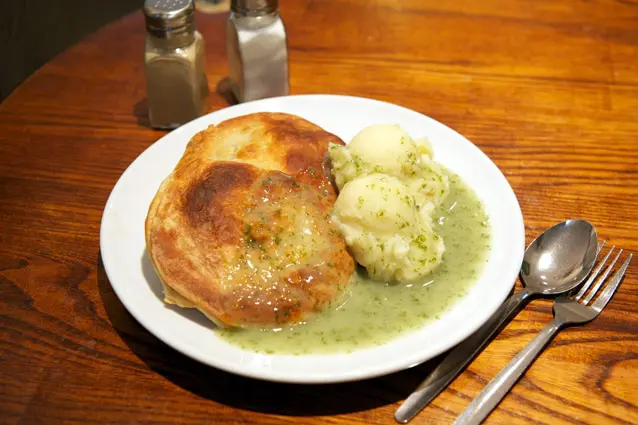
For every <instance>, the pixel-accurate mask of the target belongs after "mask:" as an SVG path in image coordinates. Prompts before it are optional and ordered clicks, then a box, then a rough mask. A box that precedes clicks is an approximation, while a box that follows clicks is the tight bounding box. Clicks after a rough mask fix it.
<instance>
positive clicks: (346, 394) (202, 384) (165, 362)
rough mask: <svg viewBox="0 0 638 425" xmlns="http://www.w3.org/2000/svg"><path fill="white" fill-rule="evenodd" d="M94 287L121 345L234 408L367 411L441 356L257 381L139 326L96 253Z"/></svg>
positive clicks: (411, 383) (393, 397)
mask: <svg viewBox="0 0 638 425" xmlns="http://www.w3.org/2000/svg"><path fill="white" fill-rule="evenodd" d="M97 262H98V267H97V270H98V287H99V291H100V296H101V298H102V302H103V303H104V307H105V310H106V312H107V314H108V317H109V319H110V321H111V323H112V325H113V327H114V328H115V330H116V331H117V333H118V334H119V335H120V337H121V338H122V340H123V341H124V342H125V343H126V345H127V346H128V347H129V348H130V349H131V350H132V351H133V352H134V353H135V354H136V355H137V356H138V357H139V358H140V359H141V360H142V361H144V363H146V364H147V365H148V367H149V368H151V369H152V370H154V371H155V372H157V373H159V374H161V375H162V376H164V377H165V378H166V379H168V380H170V381H171V382H173V383H174V384H175V385H178V386H180V387H181V388H183V389H185V390H187V391H190V392H191V393H193V394H195V395H197V396H199V397H203V398H206V399H209V400H212V401H215V402H218V403H222V404H225V405H228V406H231V407H234V408H239V409H246V410H251V411H257V412H264V413H273V414H280V415H291V416H316V415H334V414H340V413H348V412H355V411H361V410H369V409H373V408H376V407H380V406H384V405H388V404H392V403H395V402H397V401H400V400H403V399H404V398H405V397H406V396H407V395H408V394H409V393H410V392H411V391H412V390H413V389H414V388H416V386H417V385H418V384H419V383H420V381H421V380H422V379H423V378H424V377H425V376H427V374H428V373H429V372H430V371H431V370H432V369H433V367H434V366H436V364H437V363H438V361H439V360H440V359H439V358H436V359H434V360H431V361H429V362H427V363H424V364H422V365H419V366H416V367H414V368H412V369H409V370H406V371H401V372H397V373H394V374H391V375H386V376H383V377H380V378H375V379H369V380H365V381H358V382H350V383H343V384H324V385H299V384H281V383H273V382H267V381H259V380H255V379H250V378H244V377H241V376H237V375H233V374H230V373H227V372H224V371H221V370H218V369H215V368H213V367H210V366H207V365H204V364H202V363H199V362H197V361H195V360H192V359H191V358H189V357H186V356H184V355H183V354H181V353H179V352H177V351H175V350H173V349H172V348H171V347H169V346H168V345H166V344H164V343H163V342H161V341H160V340H159V339H157V338H156V337H155V336H153V335H152V334H151V333H149V332H148V331H147V330H146V329H144V328H143V327H142V326H141V325H140V324H139V323H138V322H137V321H136V320H135V319H134V318H133V317H132V316H131V315H130V314H129V313H128V311H127V310H126V309H125V308H124V306H123V305H122V303H121V302H120V300H119V299H118V298H117V296H116V295H115V293H114V292H113V288H112V287H111V284H110V283H109V281H108V278H107V276H106V273H105V271H104V266H103V264H102V258H101V256H99V257H98V260H97Z"/></svg>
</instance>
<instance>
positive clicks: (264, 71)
mask: <svg viewBox="0 0 638 425" xmlns="http://www.w3.org/2000/svg"><path fill="white" fill-rule="evenodd" d="M226 45H227V50H228V71H229V78H230V81H231V87H232V90H233V93H234V94H235V97H236V98H237V100H238V101H240V102H246V101H250V100H256V99H263V98H266V97H275V96H285V95H287V94H288V93H289V91H290V90H289V83H288V43H287V38H286V29H285V27H284V24H283V21H282V20H281V17H280V16H279V1H278V0H232V1H231V4H230V15H229V17H228V19H227V21H226Z"/></svg>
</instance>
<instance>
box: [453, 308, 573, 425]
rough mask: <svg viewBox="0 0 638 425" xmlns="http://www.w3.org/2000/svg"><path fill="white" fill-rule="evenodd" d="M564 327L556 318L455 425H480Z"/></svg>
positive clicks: (473, 402)
mask: <svg viewBox="0 0 638 425" xmlns="http://www.w3.org/2000/svg"><path fill="white" fill-rule="evenodd" d="M562 326H563V322H562V321H560V320H558V319H556V318H554V320H552V321H551V322H549V324H548V325H547V326H545V327H544V328H543V330H542V331H541V332H540V333H539V334H538V335H536V337H535V338H534V339H533V340H532V341H531V342H530V343H529V344H527V347H525V348H524V349H523V351H521V352H520V353H518V354H517V355H516V357H514V358H513V359H512V361H510V362H509V363H508V364H507V366H505V369H503V370H502V371H501V372H500V373H499V374H498V375H496V377H494V379H492V380H491V381H490V383H489V384H487V386H486V387H485V388H484V389H483V391H481V393H480V394H479V395H478V396H476V398H474V400H472V402H471V403H470V404H469V405H468V406H467V407H466V408H465V410H464V411H463V413H461V415H460V416H459V417H458V418H457V419H456V421H455V422H454V425H478V424H480V423H481V422H483V420H485V418H486V417H487V416H488V415H489V414H490V412H491V411H492V410H493V409H494V408H495V407H496V406H497V405H498V403H499V402H500V401H501V400H502V399H503V397H505V394H507V393H508V391H509V390H510V389H512V387H513V386H514V384H515V383H516V381H518V379H519V378H520V377H521V375H523V373H524V372H525V370H527V368H528V367H529V366H530V365H531V364H532V363H533V362H534V360H535V359H536V357H538V355H539V354H540V353H541V351H543V348H545V346H546V345H547V344H548V343H549V342H550V341H551V340H552V338H553V337H554V335H556V333H557V332H558V331H559V330H560V328H561V327H562Z"/></svg>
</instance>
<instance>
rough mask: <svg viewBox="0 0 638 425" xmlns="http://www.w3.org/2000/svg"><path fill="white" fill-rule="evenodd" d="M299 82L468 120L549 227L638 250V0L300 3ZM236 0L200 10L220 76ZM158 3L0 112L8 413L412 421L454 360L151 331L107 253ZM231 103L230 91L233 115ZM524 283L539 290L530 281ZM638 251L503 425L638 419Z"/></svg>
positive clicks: (292, 4)
mask: <svg viewBox="0 0 638 425" xmlns="http://www.w3.org/2000/svg"><path fill="white" fill-rule="evenodd" d="M281 9H282V15H283V17H284V19H285V22H286V24H287V28H288V32H289V37H290V70H291V87H292V92H293V93H343V94H350V95H358V96H366V97H372V98H377V99H382V100H386V101H390V102H394V103H398V104H401V105H404V106H406V107H408V108H412V109H415V110H417V111H419V112H422V113H424V114H427V115H429V116H431V117H433V118H435V119H437V120H440V121H442V122H443V123H445V124H447V125H449V126H451V127H452V128H455V129H456V130H458V131H459V132H461V133H463V134H464V135H465V136H467V137H468V138H469V139H470V140H472V141H473V142H474V143H476V144H477V145H478V146H480V147H481V149H483V150H484V151H485V152H486V153H487V154H488V155H489V156H490V157H491V158H492V159H493V160H494V161H495V162H496V163H497V165H498V166H499V167H500V168H501V169H502V170H503V172H504V173H505V175H506V176H507V178H508V180H509V181H510V183H511V185H512V186H513V188H514V190H515V192H516V194H517V196H518V199H519V201H520V203H521V207H522V209H523V214H524V216H525V223H526V230H527V238H528V241H529V240H530V239H531V238H532V237H534V236H536V235H537V234H539V232H541V231H542V229H544V228H545V227H546V226H549V225H550V224H553V223H555V222H558V221H561V220H563V219H567V218H575V217H583V218H587V219H589V220H590V221H592V222H593V223H594V224H595V225H596V226H597V228H598V231H599V234H600V236H601V237H602V238H605V239H608V240H609V242H610V244H616V245H619V246H622V247H624V248H627V249H629V250H631V251H634V252H636V251H638V196H637V195H638V153H637V151H636V150H637V149H638V143H637V141H636V140H637V138H638V23H637V22H638V4H637V3H635V2H632V1H625V0H599V1H595V2H591V1H590V2H577V1H568V0H538V1H534V2H531V1H523V0H516V1H514V0H512V1H505V0H483V1H474V0H458V1H448V2H445V1H434V0H427V1H426V0H402V1H399V0H394V1H393V0H378V1H374V2H371V1H366V0H323V1H319V0H317V1H310V0H307V1H301V0H294V1H293V0H282V2H281ZM225 18H226V15H225V14H216V15H203V14H200V15H199V16H198V26H199V29H200V30H201V32H202V33H203V35H204V37H205V39H206V42H207V49H206V50H207V52H206V53H207V62H208V65H207V71H208V77H209V80H210V83H211V85H212V86H214V85H215V84H216V83H217V82H218V81H220V80H221V79H222V78H223V77H224V76H225V75H226V52H225V47H224V36H223V25H224V20H225ZM143 38H144V25H143V19H142V16H141V14H139V13H136V14H133V15H131V16H128V17H126V18H125V19H123V20H121V21H118V22H115V23H113V24H112V25H109V26H107V27H106V28H103V29H102V30H100V31H98V32H97V33H95V34H94V35H92V36H91V37H89V38H88V39H86V40H85V41H83V42H81V43H79V44H78V45H76V46H74V47H72V48H70V49H69V50H68V51H66V52H65V53H63V54H62V55H60V56H59V57H57V58H55V59H54V60H53V61H51V62H50V63H49V64H47V65H46V66H44V67H43V68H42V69H40V70H39V71H38V72H36V74H35V75H33V76H32V77H31V78H30V79H28V80H27V81H26V82H24V83H23V84H22V85H21V86H20V87H19V88H18V89H17V90H16V91H15V92H14V93H13V94H12V95H11V96H10V97H9V98H8V99H7V100H6V101H5V102H4V103H3V104H2V105H1V106H0V223H1V225H0V422H2V423H8V424H18V423H19V424H58V423H65V424H88V423H127V424H134V423H135V424H138V423H149V424H151V423H152V424H157V423H180V424H182V423H184V424H186V423H188V424H204V423H205V424H210V423H214V424H218V423H219V424H222V423H227V424H235V423H237V424H239V423H247V424H248V423H293V422H295V423H296V422H300V423H310V424H324V423H333V424H337V423H344V424H345V423H361V424H363V423H365V424H381V423H392V422H393V413H394V411H395V409H396V408H397V406H398V404H399V402H400V401H401V400H403V399H404V398H405V397H406V396H407V395H408V394H409V393H410V391H411V390H412V389H413V388H414V387H415V386H416V385H417V384H418V382H419V381H420V380H421V379H422V378H424V377H425V376H426V374H427V373H428V371H430V370H431V369H432V368H433V367H434V366H435V365H436V363H437V361H439V359H435V360H433V361H430V362H427V363H426V364H424V365H421V366H418V367H416V368H414V369H412V370H408V371H404V372H400V373H397V374H394V375H390V376H386V377H382V378H378V379H374V380H369V381H364V382H356V383H348V384H342V385H324V386H296V385H295V386H293V385H282V384H272V383H267V382H259V381H253V380H250V379H245V378H241V377H237V376H233V375H230V374H228V373H224V372H221V371H218V370H215V369H212V368H209V367H206V366H203V365H201V364H199V363H197V362H195V361H193V360H190V359H189V358H186V357H184V356H182V355H180V354H178V353H176V352H175V351H174V350H172V349H171V348H169V347H167V346H166V345H164V344H163V343H161V342H160V341H159V340H157V339H156V338H154V337H153V336H151V334H149V333H148V332H147V331H146V330H145V329H143V328H142V327H141V326H140V325H139V324H137V323H136V322H135V321H134V320H133V319H132V317H131V316H130V315H129V314H128V313H127V311H126V310H125V309H124V307H123V306H122V304H121V303H120V302H119V300H118V299H117V298H116V296H115V295H114V293H113V291H112V289H111V286H110V284H109V282H108V280H107V278H106V276H105V273H104V269H103V267H102V264H101V262H100V252H99V239H98V234H99V229H100V218H101V214H102V209H103V207H104V203H105V201H106V199H107V196H108V195H109V192H110V190H111V188H112V187H113V185H114V183H115V182H116V180H117V179H118V177H119V176H120V174H121V173H122V171H123V170H124V169H125V168H126V166H127V165H128V164H129V163H130V162H131V161H132V160H133V159H134V158H135V157H136V156H137V155H139V154H140V153H141V152H142V151H143V150H144V149H145V148H146V147H148V146H149V145H150V144H151V143H153V142H154V141H155V140H157V139H158V138H159V137H160V136H161V135H162V134H163V133H162V132H158V131H153V130H151V129H149V128H148V127H147V126H146V125H147V119H146V117H145V106H144V105H145V102H144V98H145V86H144V74H143V64H142V43H143ZM224 106H226V103H225V101H224V99H223V97H222V96H220V95H215V96H214V98H213V109H219V108H223V107H224ZM517 285H518V284H517ZM637 293H638V262H635V263H634V264H633V265H632V267H630V270H629V272H628V274H627V276H626V278H625V281H624V283H623V285H622V286H621V287H620V290H619V292H618V294H617V295H616V296H615V298H614V299H613V300H612V302H611V305H610V307H608V309H607V310H606V311H605V312H603V314H602V315H601V317H600V318H598V319H597V320H595V321H594V322H592V323H591V324H589V325H587V326H584V327H580V328H573V329H569V330H567V331H564V332H563V333H561V334H560V335H559V336H558V337H557V338H556V340H555V341H554V342H553V343H552V344H551V346H550V347H549V348H548V350H547V351H545V352H544V353H543V354H542V355H541V357H540V358H539V359H538V360H537V361H536V363H535V364H534V365H533V366H532V368H531V369H530V370H529V371H528V372H527V374H526V375H525V377H524V378H523V379H522V380H521V381H520V382H519V383H518V385H517V386H516V387H515V388H514V390H513V391H512V393H510V394H509V395H508V396H507V397H506V399H505V400H504V401H503V403H502V404H501V405H500V406H499V407H498V408H497V409H496V411H495V412H494V413H493V414H492V415H491V416H490V417H489V418H488V420H487V422H486V423H489V424H503V425H511V424H630V423H638V407H637V405H636V401H637V400H638V398H637V396H636V390H637V389H638V331H637V329H638V297H637V296H636V294H637ZM550 318H551V302H550V301H548V300H539V301H534V302H532V303H531V305H530V306H529V307H528V308H527V309H526V310H525V311H524V312H522V313H521V314H519V316H518V317H517V318H516V320H514V321H513V322H512V323H511V324H510V326H509V327H508V328H507V329H506V330H505V331H504V332H503V333H502V334H501V335H500V336H499V337H498V338H497V339H496V340H495V341H494V342H493V343H492V344H491V345H490V347H489V348H488V349H487V350H486V351H485V352H484V353H483V354H482V355H481V356H480V357H478V358H477V359H476V361H474V363H473V364H472V365H471V367H470V368H469V369H468V370H467V371H466V372H465V373H464V374H463V375H462V376H460V377H459V378H458V379H457V380H456V381H455V382H454V383H453V385H452V386H451V387H450V388H449V389H448V390H446V391H445V392H444V393H443V394H442V395H441V396H439V397H438V398H437V399H436V400H435V402H434V403H433V404H432V405H431V406H429V407H428V408H427V409H425V411H423V412H422V413H421V415H420V416H419V417H418V418H417V419H416V420H415V421H414V423H416V424H424V423H428V424H449V423H451V422H452V421H453V419H454V418H455V417H456V415H457V414H458V413H460V412H461V411H462V409H463V408H464V407H465V406H466V405H467V404H468V402H469V401H470V399H471V398H472V397H473V396H475V395H476V394H477V393H478V392H479V391H480V389H481V388H482V387H483V386H484V385H485V384H486V382H488V380H489V379H491V378H492V377H493V376H494V375H495V374H496V373H497V372H498V371H499V370H500V369H501V368H502V367H503V366H504V365H505V364H506V363H507V362H508V361H509V360H510V359H511V358H512V356H513V355H514V354H515V353H516V352H518V351H519V350H520V349H521V348H522V347H523V346H524V345H525V344H527V343H528V342H529V341H530V340H531V339H532V338H533V336H534V335H535V334H536V333H537V332H538V331H539V330H540V329H541V327H542V326H543V325H544V324H546V323H547V322H548V321H549V320H550Z"/></svg>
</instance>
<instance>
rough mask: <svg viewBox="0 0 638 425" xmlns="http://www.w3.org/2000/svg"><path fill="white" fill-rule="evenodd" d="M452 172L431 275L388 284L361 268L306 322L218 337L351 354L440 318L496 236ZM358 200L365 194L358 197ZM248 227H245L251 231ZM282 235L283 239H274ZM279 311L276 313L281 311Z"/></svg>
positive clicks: (248, 344) (439, 214)
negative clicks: (438, 258)
mask: <svg viewBox="0 0 638 425" xmlns="http://www.w3.org/2000/svg"><path fill="white" fill-rule="evenodd" d="M447 174H448V176H449V178H450V179H449V180H450V193H449V195H448V196H447V198H446V199H445V201H444V202H443V203H442V204H441V205H440V206H439V207H438V208H437V210H436V211H435V212H434V214H433V221H434V229H435V231H436V232H437V233H438V234H439V235H440V236H441V237H442V238H443V240H444V242H445V246H446V251H445V253H444V254H443V262H442V263H441V264H440V265H439V266H438V267H437V268H436V269H435V270H434V272H433V273H432V274H430V275H428V276H425V277H424V278H423V279H421V280H418V281H415V282H409V283H384V282H376V281H372V280H370V279H369V278H368V277H367V275H366V273H365V271H364V270H363V269H359V270H358V272H357V274H356V276H355V277H354V279H355V281H354V282H353V283H352V284H351V285H350V287H349V290H348V295H347V297H346V300H344V301H345V302H341V303H339V302H336V303H334V305H333V306H332V307H331V308H329V309H328V310H326V311H324V312H322V313H320V314H318V315H317V316H316V317H314V318H311V319H310V320H308V322H307V323H305V324H300V325H297V326H294V327H283V328H280V330H279V331H277V332H273V331H272V330H245V329H240V330H224V331H220V334H221V336H222V337H223V338H224V339H226V340H228V341H229V342H232V343H234V344H237V345H239V346H241V347H243V348H245V349H248V350H254V351H258V352H262V353H267V354H272V353H284V354H300V355H301V354H308V353H329V352H346V353H347V352H352V351H353V350H356V349H358V348H362V347H366V346H373V345H378V344H383V343H385V342H387V341H388V340H390V339H392V338H395V337H397V336H398V335H400V334H402V333H404V332H409V331H411V330H414V329H417V328H419V327H421V326H423V325H424V324H425V323H427V322H428V321H431V320H437V319H439V318H440V317H441V315H442V314H444V313H445V311H446V310H447V309H449V308H450V307H451V306H452V305H453V304H454V303H455V302H456V301H458V300H459V299H461V298H462V297H463V296H465V294H466V293H467V291H468V289H469V288H470V287H471V286H472V285H473V283H474V281H475V280H476V278H477V276H478V275H479V274H480V272H481V269H482V267H483V265H484V264H485V262H486V261H487V257H488V253H489V250H490V239H491V235H490V222H489V219H488V217H487V215H486V213H485V211H484V209H483V206H482V204H481V202H480V201H479V200H478V199H477V198H476V195H475V194H474V193H473V191H472V190H471V189H469V188H468V187H467V186H465V185H464V184H463V183H462V182H461V180H460V178H459V177H458V176H456V175H454V174H453V173H451V172H449V171H448V172H447ZM357 201H358V202H361V203H362V202H364V201H365V200H364V199H363V197H361V198H359V199H358V200H357ZM409 201H410V200H406V202H409ZM403 225H405V226H408V225H409V223H407V222H406V223H404V224H403ZM251 232H252V229H250V228H247V229H245V233H246V235H247V236H248V235H250V234H251ZM250 239H252V238H249V243H251V242H252V241H250ZM280 242H281V243H285V241H276V243H280ZM413 242H414V243H416V244H418V245H419V246H421V245H422V246H423V247H427V243H426V242H427V241H426V239H425V237H424V236H423V235H415V237H414V239H413ZM379 248H380V249H382V250H383V249H384V248H385V246H383V245H381V246H380V247H379ZM328 266H330V264H328ZM287 314H289V312H284V313H283V315H287ZM277 316H278V317H277V318H278V319H279V313H277Z"/></svg>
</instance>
